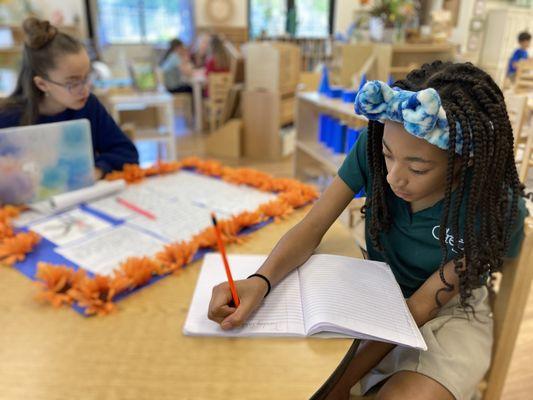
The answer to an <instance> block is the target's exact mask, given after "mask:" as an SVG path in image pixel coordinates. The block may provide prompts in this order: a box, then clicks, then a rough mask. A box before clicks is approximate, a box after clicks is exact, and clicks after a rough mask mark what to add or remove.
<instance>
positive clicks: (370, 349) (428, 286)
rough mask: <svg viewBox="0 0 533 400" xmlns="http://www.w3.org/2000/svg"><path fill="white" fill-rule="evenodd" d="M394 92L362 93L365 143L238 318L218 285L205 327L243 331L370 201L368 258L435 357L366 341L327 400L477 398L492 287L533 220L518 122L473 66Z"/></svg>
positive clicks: (284, 243)
mask: <svg viewBox="0 0 533 400" xmlns="http://www.w3.org/2000/svg"><path fill="white" fill-rule="evenodd" d="M391 86H393V87H391ZM391 86H389V85H388V84H387V83H385V82H380V81H370V82H368V83H367V84H365V85H364V86H363V88H362V89H360V90H359V93H358V95H357V98H356V100H355V109H356V111H357V113H358V114H360V115H363V116H365V117H367V118H368V119H369V122H368V130H366V131H364V132H363V133H361V136H360V137H359V140H358V141H357V143H356V144H355V146H354V147H353V148H352V150H351V152H350V153H349V154H348V155H347V156H346V159H345V160H344V163H343V164H342V166H341V167H340V169H339V173H338V175H337V177H335V178H334V179H333V182H332V183H331V185H330V186H329V188H327V189H326V191H325V192H324V193H323V194H322V196H321V198H320V199H319V200H318V201H317V202H316V204H315V205H314V206H313V208H312V209H311V210H310V211H309V213H308V214H307V215H306V216H305V217H304V219H303V220H302V221H300V222H299V223H298V224H297V225H296V226H294V227H293V228H292V229H291V230H290V231H289V232H288V233H286V234H285V236H283V238H282V239H281V240H280V241H279V243H278V244H277V245H276V247H275V248H274V249H273V251H272V252H271V254H270V255H269V257H268V258H267V259H266V261H265V262H264V264H263V265H262V266H261V267H260V268H259V270H258V271H257V274H254V275H251V276H250V277H249V278H248V279H244V280H238V281H236V282H235V285H236V288H237V293H238V296H239V300H240V304H239V306H238V307H237V308H235V307H234V306H233V305H232V303H231V299H232V296H231V292H230V290H229V285H228V284H227V283H223V284H219V285H218V286H216V287H215V288H214V289H213V294H212V298H211V303H210V305H209V314H208V315H209V318H210V319H212V320H214V321H216V322H218V323H220V325H221V328H222V329H232V328H235V327H238V326H239V325H241V324H243V323H244V322H245V321H246V320H247V319H248V317H249V316H250V315H251V314H252V313H253V312H254V311H255V310H256V309H258V308H259V307H260V306H261V303H262V300H263V298H264V296H266V295H267V294H268V291H269V290H270V287H271V285H272V286H274V285H276V284H278V283H279V282H280V281H281V280H282V279H283V278H284V277H285V276H287V275H288V274H289V273H290V272H291V271H292V270H294V269H295V268H297V267H298V266H300V265H302V264H303V263H304V262H305V261H306V260H307V259H308V258H309V257H310V256H311V255H312V253H313V251H314V250H315V248H316V247H317V246H318V244H319V243H320V241H321V239H322V237H323V235H324V234H325V233H326V231H327V230H328V228H329V227H330V226H331V225H332V224H333V222H334V221H335V220H336V219H337V218H338V216H339V215H340V214H341V212H342V211H343V210H344V208H345V207H346V206H347V205H348V204H349V203H350V202H351V201H352V199H353V197H354V195H355V194H356V193H358V192H359V191H360V190H361V188H364V189H365V191H366V194H367V199H366V212H365V225H366V232H365V236H366V246H367V251H368V256H369V258H370V259H371V260H376V261H383V262H387V263H388V264H389V266H390V268H391V270H392V272H393V274H394V276H395V278H396V280H397V282H398V284H399V286H400V288H401V289H402V292H403V294H404V297H405V298H406V302H407V306H408V307H409V309H410V311H411V314H412V315H413V318H414V320H415V321H416V323H417V324H418V326H419V327H420V331H421V333H422V335H423V337H424V339H425V342H426V344H427V347H428V350H427V351H422V350H418V349H414V348H408V347H401V346H396V347H395V346H394V345H391V344H388V343H383V342H376V341H365V342H364V343H362V344H361V346H360V347H359V349H358V352H357V354H355V355H354V357H353V358H352V359H351V360H350V361H349V363H348V365H347V368H346V370H345V371H344V372H343V374H342V376H341V377H340V379H339V381H338V382H337V383H336V385H335V387H334V388H333V389H332V390H331V392H330V393H329V394H328V397H327V398H328V399H334V400H338V399H348V398H349V396H350V393H351V394H354V395H358V396H361V395H362V394H366V393H367V392H369V391H370V390H378V395H377V397H376V398H380V399H393V398H394V399H410V400H415V399H432V400H436V399H442V400H452V399H471V398H472V396H473V395H474V394H475V392H476V389H477V384H478V383H479V381H480V380H481V379H482V378H483V376H484V375H485V373H486V372H487V369H488V368H489V365H490V359H491V349H492V341H493V336H492V335H493V332H492V330H493V320H492V314H491V308H490V307H491V306H490V303H489V291H488V288H487V286H490V284H491V283H492V280H493V278H494V275H493V273H494V272H495V271H497V270H499V269H500V268H501V267H502V264H503V261H504V259H505V258H506V257H515V256H517V255H518V252H519V248H520V244H521V241H522V239H523V236H524V232H523V227H524V218H525V216H526V215H527V210H526V208H525V204H524V199H523V198H522V197H523V196H524V192H523V186H522V185H521V183H520V181H519V180H518V175H517V171H516V167H515V162H514V153H513V132H512V129H511V124H510V123H509V116H508V115H507V111H506V109H505V102H504V97H503V94H502V92H501V90H500V89H499V88H498V86H497V85H496V83H495V82H494V81H493V80H492V78H491V77H490V76H489V75H488V74H487V73H485V72H484V71H482V70H480V69H479V68H477V67H475V66H474V65H472V64H470V63H457V64H454V63H451V62H441V61H434V62H433V63H431V64H424V65H423V66H422V67H421V68H420V69H416V70H414V71H412V72H410V73H409V74H408V75H407V77H406V78H405V79H402V80H399V81H397V82H395V83H394V85H391ZM369 312H371V311H370V310H369ZM383 318H386V316H383ZM302 368H305V367H302ZM467 371H468V372H467Z"/></svg>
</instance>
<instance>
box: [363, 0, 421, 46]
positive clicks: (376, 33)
mask: <svg viewBox="0 0 533 400" xmlns="http://www.w3.org/2000/svg"><path fill="white" fill-rule="evenodd" d="M417 13H418V1H417V0H376V1H375V2H374V6H373V7H372V9H371V10H370V15H371V16H372V20H371V21H370V30H371V37H372V38H373V39H374V40H377V41H384V42H387V43H393V42H401V41H403V40H404V38H405V27H406V24H407V23H409V22H411V21H412V20H414V19H415V18H416V17H417V16H418V14H417Z"/></svg>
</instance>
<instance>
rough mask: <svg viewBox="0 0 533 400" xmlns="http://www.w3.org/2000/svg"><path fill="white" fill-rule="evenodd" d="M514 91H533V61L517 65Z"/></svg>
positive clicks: (521, 62)
mask: <svg viewBox="0 0 533 400" xmlns="http://www.w3.org/2000/svg"><path fill="white" fill-rule="evenodd" d="M514 90H515V92H517V93H522V92H530V91H532V90H533V60H532V59H527V60H520V61H519V62H518V63H516V75H515V81H514Z"/></svg>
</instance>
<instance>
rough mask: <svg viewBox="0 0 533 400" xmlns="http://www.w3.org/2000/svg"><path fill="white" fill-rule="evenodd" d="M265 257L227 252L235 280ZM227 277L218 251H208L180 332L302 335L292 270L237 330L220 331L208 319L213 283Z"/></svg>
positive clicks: (214, 284)
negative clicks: (229, 253) (209, 252)
mask: <svg viewBox="0 0 533 400" xmlns="http://www.w3.org/2000/svg"><path fill="white" fill-rule="evenodd" d="M265 259H266V256H248V255H228V262H229V264H230V267H231V272H232V276H233V279H234V280H238V279H246V277H247V276H249V275H251V274H253V273H254V272H255V271H257V268H259V266H260V265H261V264H262V263H263V261H264V260H265ZM226 280H227V278H226V273H225V270H224V265H223V263H222V258H221V255H220V254H219V253H211V254H207V255H206V256H205V258H204V262H203V265H202V269H201V271H200V276H199V277H198V282H197V284H196V289H195V291H194V296H193V299H192V303H191V307H190V309H189V313H188V315H187V320H186V322H185V326H184V328H183V331H184V333H185V334H187V335H207V336H230V337H233V336H265V335H268V336H277V335H280V336H304V335H305V332H304V324H303V315H302V306H301V300H300V285H299V282H298V275H297V273H296V271H295V272H293V273H292V274H290V275H289V276H287V278H286V279H284V280H283V281H282V282H281V283H280V284H279V285H277V286H276V287H275V288H273V289H272V291H271V292H270V294H269V295H268V297H267V298H266V299H265V301H264V302H263V304H262V305H261V307H260V308H259V309H258V310H257V312H256V313H255V314H253V315H252V316H250V318H249V319H248V321H247V322H245V323H244V325H243V326H242V327H240V328H238V329H232V330H230V331H223V330H222V329H221V328H220V326H219V324H217V323H216V322H213V321H211V320H209V319H208V318H207V310H208V306H209V301H210V299H211V292H212V289H213V287H214V286H216V285H217V284H219V283H221V282H225V281H226Z"/></svg>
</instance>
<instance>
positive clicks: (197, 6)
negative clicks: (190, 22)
mask: <svg viewBox="0 0 533 400" xmlns="http://www.w3.org/2000/svg"><path fill="white" fill-rule="evenodd" d="M230 1H231V2H232V3H233V10H234V11H233V17H232V18H231V19H230V20H229V21H228V22H227V23H224V26H232V27H246V26H247V25H248V1H247V0H230ZM206 3H207V0H195V1H194V19H195V24H196V26H200V27H203V26H211V25H213V22H211V21H209V19H208V18H207V15H206V13H205V6H206Z"/></svg>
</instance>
